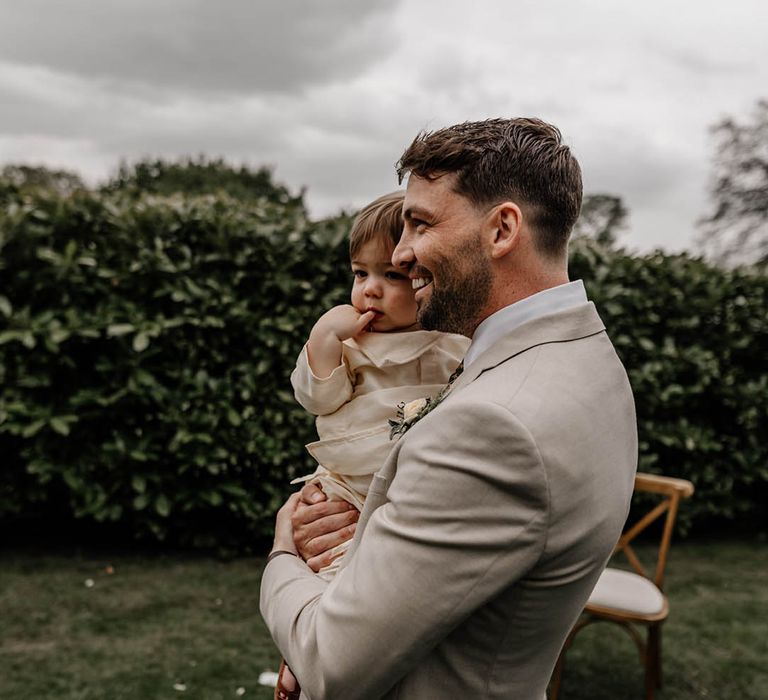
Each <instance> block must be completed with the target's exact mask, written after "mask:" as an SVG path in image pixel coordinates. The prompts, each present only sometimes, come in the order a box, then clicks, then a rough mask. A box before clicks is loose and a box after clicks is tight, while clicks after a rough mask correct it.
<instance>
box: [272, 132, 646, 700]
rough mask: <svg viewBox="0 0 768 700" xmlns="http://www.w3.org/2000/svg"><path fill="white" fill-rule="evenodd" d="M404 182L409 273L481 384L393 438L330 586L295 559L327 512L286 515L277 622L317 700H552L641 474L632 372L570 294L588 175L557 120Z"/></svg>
mask: <svg viewBox="0 0 768 700" xmlns="http://www.w3.org/2000/svg"><path fill="white" fill-rule="evenodd" d="M398 173H399V174H400V176H401V177H402V176H403V174H404V173H410V176H409V180H408V187H407V191H406V196H405V201H404V203H403V218H404V222H405V225H404V231H403V236H402V238H401V240H400V243H399V244H398V246H397V247H396V248H395V251H394V253H393V257H392V259H393V263H394V264H396V265H398V266H400V267H402V268H404V269H407V270H408V271H409V275H410V277H411V279H412V280H413V286H414V288H415V289H416V290H417V291H416V301H417V304H418V307H419V315H418V318H419V321H420V322H421V324H422V326H423V327H424V328H426V329H435V330H441V331H448V332H454V333H464V334H465V335H467V336H470V337H471V338H472V344H471V345H470V348H469V350H468V351H467V355H466V357H465V359H464V363H463V365H464V371H463V373H462V374H461V375H460V376H459V377H458V379H456V380H455V382H454V383H453V385H452V387H451V389H450V391H449V392H448V393H447V395H446V397H445V398H444V400H443V401H442V402H440V403H439V404H438V405H437V407H436V408H434V410H432V411H431V412H430V413H429V414H428V415H426V416H425V417H423V418H422V419H421V420H419V421H418V422H417V423H415V425H413V426H412V427H411V428H410V430H409V431H408V432H406V433H405V435H404V436H403V437H401V438H400V440H399V441H398V442H397V443H396V444H395V446H394V448H393V450H392V452H391V453H390V456H389V458H388V459H387V461H386V463H385V464H384V466H383V468H382V469H381V470H380V472H379V473H378V474H377V475H376V477H375V480H374V484H373V485H372V487H371V491H370V494H369V496H368V500H367V502H366V505H365V508H364V510H363V512H362V515H361V516H360V521H359V523H358V525H357V532H356V533H355V540H354V542H353V545H352V549H351V551H350V553H349V555H348V557H347V563H346V566H344V567H343V568H342V570H341V571H340V572H339V574H338V575H337V577H336V579H335V580H334V581H333V582H331V583H330V584H327V583H326V582H324V581H322V580H320V579H319V578H317V577H316V576H315V575H314V574H313V572H312V569H311V568H310V567H308V566H307V565H306V564H305V563H304V562H303V561H302V560H301V559H300V558H299V557H297V556H287V555H286V556H283V555H280V554H277V553H278V552H280V551H281V550H285V554H292V553H295V552H296V547H295V545H294V532H293V530H294V523H295V524H296V525H297V526H299V525H301V526H302V527H303V528H306V527H310V526H312V523H311V522H310V520H312V519H313V518H314V517H315V516H311V517H309V518H307V517H306V515H302V512H304V513H306V510H305V511H302V510H301V509H300V497H299V495H298V494H297V495H294V496H292V497H291V498H290V499H289V501H288V503H287V504H286V505H285V506H284V507H283V508H282V509H281V511H280V513H279V514H278V518H277V524H276V534H275V546H274V550H273V552H274V556H272V558H271V560H270V562H269V563H268V565H267V567H266V568H265V571H264V576H263V581H262V590H261V609H262V614H263V616H264V618H265V620H266V622H267V625H268V626H269V628H270V631H271V632H272V635H273V637H274V639H275V642H276V643H277V646H278V647H279V649H280V651H281V652H282V653H283V655H284V656H285V658H286V660H287V661H288V663H289V664H290V666H291V668H292V669H293V671H294V673H295V674H296V676H297V677H298V679H299V682H300V683H301V685H302V688H303V691H304V697H309V698H311V699H312V700H319V699H320V698H333V699H336V700H352V699H354V698H363V699H365V700H373V699H374V698H382V697H384V698H408V699H409V700H411V699H421V698H423V699H430V700H433V699H434V700H439V699H443V698H445V699H449V698H450V699H455V698H505V699H511V698H515V699H518V700H541V699H542V698H544V695H545V689H546V686H547V682H548V680H549V677H550V674H551V672H552V668H553V666H554V664H555V661H556V659H557V656H558V654H559V652H560V648H561V646H562V643H563V641H564V639H565V637H566V635H567V633H568V631H569V629H570V627H571V626H572V624H573V622H574V621H575V620H576V618H577V617H578V615H579V613H580V611H581V609H582V607H583V605H584V603H585V602H586V600H587V598H588V596H589V594H590V592H591V590H592V588H593V586H594V584H595V582H596V580H597V578H598V576H599V574H600V572H601V571H602V569H603V567H604V566H605V563H606V561H607V558H608V556H609V555H610V553H611V551H612V548H613V546H614V544H615V542H616V540H617V539H618V536H619V534H620V532H621V528H622V525H623V523H624V520H625V518H626V514H627V510H628V507H629V500H630V496H631V494H632V487H633V481H634V473H635V468H636V454H637V436H636V427H635V414H634V404H633V400H632V394H631V390H630V387H629V383H628V381H627V377H626V373H625V372H624V369H623V367H622V366H621V363H620V362H619V360H618V358H617V356H616V354H615V351H614V349H613V346H612V345H611V343H610V340H609V339H608V337H607V335H606V333H605V329H604V327H603V324H602V322H601V321H600V318H599V316H598V315H597V312H596V311H595V308H594V306H593V305H592V304H591V303H590V302H588V301H587V298H586V295H585V292H584V289H583V286H582V283H581V282H571V283H569V282H568V276H567V242H568V236H569V233H570V230H571V228H572V226H573V224H574V222H575V220H576V218H577V216H578V213H579V208H580V205H581V173H580V169H579V166H578V163H577V162H576V160H575V158H574V157H573V156H572V155H571V153H570V151H569V149H568V148H567V147H566V146H564V145H563V144H562V143H561V139H560V133H559V131H558V130H557V129H555V128H554V127H553V126H550V125H548V124H546V123H544V122H541V121H539V120H536V119H512V120H501V119H496V120H488V121H484V122H474V123H465V124H461V125H457V126H453V127H449V128H446V129H442V130H439V131H436V132H434V133H423V134H421V135H419V136H418V137H417V138H416V140H415V141H414V142H413V144H411V146H410V147H409V148H408V149H407V150H406V152H405V153H404V154H403V156H402V158H401V160H400V163H399V167H398ZM328 512H330V511H328ZM330 517H331V518H336V521H335V522H334V525H332V526H331V525H327V526H321V527H320V529H319V530H316V534H318V535H319V536H318V538H317V539H318V541H322V543H323V545H322V546H323V547H324V548H326V549H327V546H328V545H332V544H333V543H334V542H333V540H334V538H338V537H343V536H344V535H343V532H342V533H341V534H339V533H332V532H331V530H333V529H334V528H335V527H336V526H337V525H336V523H337V522H338V520H339V518H343V517H347V516H345V515H344V513H342V512H341V511H340V510H337V511H335V512H334V514H333V515H331V516H330ZM315 527H317V526H315ZM299 529H300V528H299ZM303 536H304V537H306V534H305V535H303ZM298 539H302V537H301V536H299V537H298ZM307 551H308V550H307ZM310 553H311V552H310ZM317 559H322V557H317ZM316 563H317V562H316Z"/></svg>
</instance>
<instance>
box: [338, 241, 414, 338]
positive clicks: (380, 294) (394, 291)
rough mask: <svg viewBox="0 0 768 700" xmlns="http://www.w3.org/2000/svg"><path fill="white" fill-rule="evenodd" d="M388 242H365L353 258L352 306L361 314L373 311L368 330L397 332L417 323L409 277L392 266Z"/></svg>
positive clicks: (391, 249) (391, 248) (390, 247)
mask: <svg viewBox="0 0 768 700" xmlns="http://www.w3.org/2000/svg"><path fill="white" fill-rule="evenodd" d="M393 250H394V247H393V246H392V245H391V244H388V243H384V242H380V241H376V240H373V241H368V243H366V244H365V245H363V246H362V247H361V248H360V250H358V251H357V254H356V255H355V257H354V258H353V260H352V274H353V275H354V276H355V279H354V282H353V283H352V306H354V307H355V308H356V309H357V310H358V311H359V312H360V313H365V312H366V311H370V310H373V311H376V319H375V320H374V322H373V323H372V324H371V330H374V331H378V332H379V333H386V332H388V331H396V330H400V329H403V328H407V327H408V326H412V325H413V324H414V323H416V301H415V300H414V298H413V295H414V291H413V288H412V286H411V280H410V279H409V278H408V275H407V274H403V273H402V272H401V271H400V270H399V269H398V268H396V267H394V266H393V265H392V251H393Z"/></svg>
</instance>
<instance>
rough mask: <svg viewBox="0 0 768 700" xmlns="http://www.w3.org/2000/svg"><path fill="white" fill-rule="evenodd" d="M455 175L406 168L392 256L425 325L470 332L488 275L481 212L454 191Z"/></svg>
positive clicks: (481, 306) (478, 318) (489, 280)
mask: <svg viewBox="0 0 768 700" xmlns="http://www.w3.org/2000/svg"><path fill="white" fill-rule="evenodd" d="M455 177H456V176H455V175H453V174H447V175H443V176H441V177H438V178H436V179H432V180H430V179H427V178H422V177H418V176H417V175H413V174H411V176H410V178H409V180H408V189H407V191H406V195H405V201H404V202H403V220H404V227H403V235H402V237H401V239H400V243H399V244H398V245H397V247H396V248H395V250H394V252H393V254H392V262H393V264H394V265H396V266H398V267H403V268H407V269H408V272H409V276H410V278H411V280H412V284H413V287H414V289H415V290H416V295H415V299H416V304H417V306H418V315H417V319H418V321H419V323H420V324H421V326H422V327H423V328H424V329H425V330H439V331H443V332H446V333H461V334H463V335H467V336H471V335H472V333H473V332H474V330H475V328H476V327H477V325H478V323H479V322H480V321H481V320H482V319H483V318H484V315H485V314H484V310H485V308H486V306H487V303H488V300H489V297H490V293H491V288H492V283H493V275H492V270H491V262H490V255H489V251H488V250H486V249H485V247H484V244H485V240H484V238H483V235H482V233H483V225H484V223H485V218H486V215H485V213H484V212H482V211H480V210H478V208H477V207H476V206H475V205H474V204H472V202H470V201H469V200H468V199H467V198H466V197H464V196H462V195H460V194H457V193H456V192H455V191H454V189H453V186H454V182H455Z"/></svg>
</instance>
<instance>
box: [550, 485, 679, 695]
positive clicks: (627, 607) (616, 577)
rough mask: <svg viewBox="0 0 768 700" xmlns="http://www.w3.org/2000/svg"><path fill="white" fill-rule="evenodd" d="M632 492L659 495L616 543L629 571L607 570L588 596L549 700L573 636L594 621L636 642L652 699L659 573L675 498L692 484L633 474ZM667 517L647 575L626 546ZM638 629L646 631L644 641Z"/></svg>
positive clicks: (664, 606)
mask: <svg viewBox="0 0 768 700" xmlns="http://www.w3.org/2000/svg"><path fill="white" fill-rule="evenodd" d="M635 493H650V494H654V495H655V496H660V497H661V499H662V500H661V502H660V503H658V505H656V507H655V508H653V509H652V510H650V511H649V512H648V513H646V514H645V516H643V517H642V518H641V519H640V520H639V521H638V522H637V523H635V524H634V525H633V526H632V527H630V528H629V529H627V530H625V532H624V534H623V535H622V536H621V538H620V539H619V542H618V544H617V545H616V548H615V549H614V551H613V553H614V555H615V554H617V553H618V552H624V554H625V555H626V556H627V559H629V563H630V564H631V565H632V568H633V569H634V572H632V571H624V570H622V569H615V568H611V567H608V568H607V569H606V570H605V571H604V572H603V573H602V574H601V575H600V578H599V579H598V581H597V584H596V585H595V589H594V590H593V591H592V594H591V595H590V596H589V600H588V601H587V605H586V606H585V608H584V612H583V613H582V615H581V617H580V619H579V621H578V622H577V623H576V625H574V627H573V629H572V630H571V632H570V634H569V635H568V638H567V639H566V640H565V644H564V645H563V650H562V651H561V652H560V658H559V659H558V660H557V664H556V665H555V670H554V672H553V674H552V680H551V682H550V696H549V697H550V700H557V697H558V695H559V692H560V682H561V680H562V675H563V669H564V667H565V654H566V651H567V650H568V648H569V647H570V646H571V644H573V640H574V638H575V637H576V635H577V634H578V633H579V632H580V631H581V630H583V629H584V628H585V627H587V626H589V625H591V624H593V623H594V622H601V621H606V622H615V623H617V624H619V625H621V626H622V627H623V628H624V629H625V630H626V631H627V633H628V634H629V635H630V637H632V639H633V640H634V641H635V644H637V648H638V650H639V652H640V663H642V664H643V666H644V667H645V697H646V700H653V699H654V697H655V694H656V690H657V689H658V688H660V687H661V625H662V624H663V622H664V620H666V619H667V615H668V614H669V601H668V600H667V597H666V596H665V595H664V593H663V587H664V569H665V567H666V564H667V554H668V553H669V545H670V542H671V540H672V530H673V528H674V525H675V518H676V517H677V509H678V505H679V503H680V500H681V499H683V498H688V497H689V496H691V495H692V494H693V484H692V483H691V482H690V481H686V480H685V479H674V478H672V477H667V476H657V475H654V474H637V476H636V477H635ZM665 513H666V518H665V519H664V524H663V530H662V533H661V541H660V543H659V549H658V556H657V560H656V569H655V571H654V572H653V576H651V575H649V574H648V573H646V570H645V569H644V568H643V566H642V564H641V563H640V560H639V559H638V557H637V555H636V554H635V551H634V550H633V549H632V547H631V546H630V543H631V542H632V540H634V539H635V537H637V536H638V535H639V534H640V533H641V532H643V530H645V529H646V528H647V527H648V526H649V525H650V524H651V523H653V522H654V521H656V520H657V519H658V518H660V517H661V516H662V515H664V514H665ZM638 627H646V628H647V630H648V632H647V637H646V639H645V640H643V636H642V634H641V633H640V631H639V630H638Z"/></svg>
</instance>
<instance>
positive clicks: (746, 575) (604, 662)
mask: <svg viewBox="0 0 768 700" xmlns="http://www.w3.org/2000/svg"><path fill="white" fill-rule="evenodd" d="M108 567H111V569H110V568H108ZM260 571H261V562H259V561H256V560H246V559H240V560H235V561H231V562H220V561H216V560H211V559H205V558H197V557H194V556H192V555H186V556H184V555H174V556H158V555H150V556H144V557H140V556H137V555H126V554H123V555H112V556H105V555H104V554H83V553H80V554H78V555H72V556H65V555H64V554H61V553H58V554H45V555H43V554H38V553H33V552H32V551H30V550H5V551H0V630H1V631H0V698H2V700H16V699H17V698H18V699H26V698H31V699H32V698H34V699H35V700H46V699H48V698H50V699H53V698H55V699H56V700H74V699H76V698H77V699H78V700H80V699H83V700H84V699H91V698H94V699H95V698H99V699H102V698H109V699H110V700H118V699H120V698H136V699H144V698H147V699H149V698H176V699H179V700H181V698H200V699H204V700H208V699H210V700H216V699H218V698H233V699H236V698H239V697H242V698H246V700H247V699H248V698H263V699H265V700H266V699H267V698H271V697H272V693H271V689H268V688H263V687H260V686H259V685H258V682H257V679H258V676H259V673H261V671H263V670H267V669H274V668H276V665H277V662H278V653H277V651H276V650H275V648H274V647H273V646H272V643H271V640H270V638H269V635H268V634H267V632H266V630H265V628H264V625H263V623H262V622H261V620H260V618H259V615H258V588H259V575H260ZM667 588H668V593H669V595H670V598H671V610H672V612H671V616H670V619H669V621H668V622H667V624H666V625H665V628H664V639H663V642H664V645H663V656H664V662H665V663H664V671H665V687H664V689H663V691H662V692H661V693H660V695H659V697H660V700H683V699H687V698H713V699H717V700H729V699H730V698H733V699H734V700H736V699H738V700H765V698H768V545H766V544H765V543H758V542H752V543H749V542H738V541H727V542H723V541H716V542H715V541H713V542H694V543H680V542H676V543H674V544H673V546H672V550H671V559H670V563H669V567H668V582H667ZM174 686H175V687H174ZM642 695H643V694H642V674H641V669H640V664H639V661H638V659H637V652H636V651H635V647H634V644H633V643H632V642H631V640H630V639H629V637H627V636H626V635H625V634H624V632H622V631H621V630H620V629H618V628H614V627H613V626H610V625H596V626H593V627H590V628H588V629H586V630H584V631H583V632H582V633H581V634H580V635H579V637H578V638H577V640H576V643H575V644H574V646H573V648H572V649H571V651H570V653H569V655H568V666H567V668H566V672H565V678H564V686H563V691H562V696H561V697H562V698H563V700H609V699H611V700H616V699H619V700H623V699H624V698H628V699H632V698H637V699H638V700H640V699H641V698H642Z"/></svg>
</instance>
